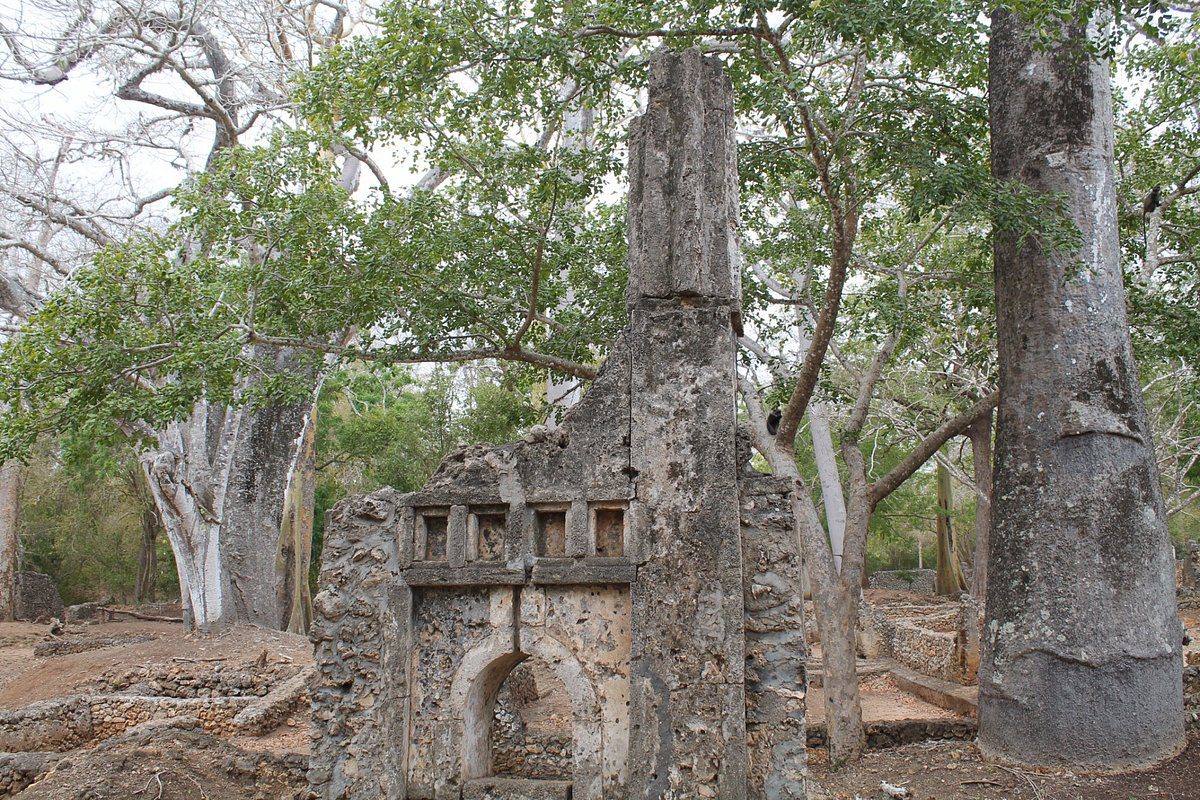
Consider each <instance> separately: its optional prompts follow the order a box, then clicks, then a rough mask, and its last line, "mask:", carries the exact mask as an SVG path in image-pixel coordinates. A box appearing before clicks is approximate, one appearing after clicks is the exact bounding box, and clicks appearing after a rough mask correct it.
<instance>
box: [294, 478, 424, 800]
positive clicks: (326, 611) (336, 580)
mask: <svg viewBox="0 0 1200 800" xmlns="http://www.w3.org/2000/svg"><path fill="white" fill-rule="evenodd" d="M395 498H396V493H395V492H393V491H392V490H382V491H379V492H376V493H374V494H372V495H367V496H365V497H358V498H354V499H352V500H348V501H344V502H343V503H341V504H339V505H338V507H337V508H336V509H335V510H334V511H333V512H331V513H330V515H329V518H328V520H327V522H326V528H325V530H326V531H327V532H328V538H327V539H326V542H325V551H324V553H323V555H322V559H321V586H322V591H321V592H320V593H318V595H317V596H316V597H314V598H313V608H314V618H313V626H312V629H311V631H310V633H309V636H310V638H311V639H312V640H313V643H314V656H315V660H316V665H317V674H316V677H315V678H314V679H313V685H312V689H311V691H312V702H313V728H312V759H311V761H312V766H311V768H310V769H309V783H310V785H311V786H312V787H313V789H314V791H316V792H318V793H319V795H320V796H324V797H330V798H335V797H364V798H365V797H371V798H378V799H379V800H400V798H403V797H404V796H405V795H404V765H403V763H401V762H400V761H398V760H397V759H396V758H395V755H396V746H395V743H397V742H402V741H403V740H404V737H405V736H406V735H407V729H406V726H405V721H406V720H405V709H406V708H407V700H408V689H407V681H406V675H407V669H408V667H407V663H406V658H407V654H408V642H407V639H406V638H405V631H406V627H407V620H408V617H409V613H410V612H409V602H410V597H409V592H408V589H407V587H404V586H403V585H401V584H400V583H399V581H398V580H397V575H398V569H399V554H398V552H397V550H396V536H395V527H396V524H397V518H396V517H397V515H396V503H395ZM401 621H403V622H404V624H401Z"/></svg>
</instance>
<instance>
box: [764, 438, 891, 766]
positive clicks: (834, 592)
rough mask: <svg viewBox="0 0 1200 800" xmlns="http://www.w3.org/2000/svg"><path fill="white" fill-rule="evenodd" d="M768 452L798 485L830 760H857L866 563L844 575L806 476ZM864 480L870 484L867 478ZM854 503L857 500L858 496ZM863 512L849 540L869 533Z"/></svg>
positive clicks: (861, 741)
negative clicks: (861, 577) (861, 600)
mask: <svg viewBox="0 0 1200 800" xmlns="http://www.w3.org/2000/svg"><path fill="white" fill-rule="evenodd" d="M764 455H767V457H768V458H769V459H770V462H771V467H772V469H773V470H774V471H775V474H776V475H779V476H781V477H787V478H790V479H791V480H792V482H793V484H794V487H795V488H794V489H793V491H792V514H793V516H794V518H795V520H796V529H797V534H798V535H799V538H800V550H801V553H802V554H803V556H804V563H805V569H806V571H807V574H808V579H809V582H810V583H811V585H812V599H813V612H814V616H815V618H816V621H817V631H818V633H819V634H820V637H821V653H822V662H823V666H824V668H825V671H824V679H823V680H824V692H825V728H826V731H827V734H828V738H829V758H830V761H831V762H832V763H836V764H846V763H851V762H854V761H857V760H858V759H859V758H860V757H861V756H862V753H863V750H864V749H865V746H866V735H865V733H864V731H863V724H862V700H861V695H860V692H859V686H858V653H857V645H858V600H859V597H860V595H861V592H860V589H859V587H858V585H857V584H858V572H859V569H860V563H859V561H858V560H857V559H855V560H852V562H851V563H850V564H848V565H847V567H848V568H849V569H850V570H851V571H852V572H853V573H854V574H853V576H852V577H853V579H851V575H850V573H846V574H845V575H839V574H838V571H837V569H836V567H835V566H834V561H833V554H832V552H831V551H830V548H829V539H828V537H827V535H826V531H825V528H824V527H823V526H822V525H821V521H820V518H819V517H818V515H817V509H816V507H815V506H814V505H813V501H812V497H811V495H809V494H808V489H807V487H806V486H805V484H804V481H803V480H801V478H800V473H799V470H798V469H797V468H796V462H795V460H794V459H793V458H791V457H790V456H789V455H788V454H787V453H786V452H782V451H780V450H778V449H775V448H771V449H770V450H769V451H768V452H767V453H764ZM862 483H863V484H864V486H865V482H862ZM851 502H852V504H853V502H854V498H852V501H851ZM860 504H861V503H860ZM855 508H857V507H855ZM857 510H858V511H859V513H857V514H847V522H846V528H845V531H846V536H847V539H849V538H850V537H855V536H864V537H865V536H866V524H867V520H868V519H869V518H870V515H869V513H868V512H863V511H862V509H860V508H859V509H857Z"/></svg>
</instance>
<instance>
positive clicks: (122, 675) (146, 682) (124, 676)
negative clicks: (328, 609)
mask: <svg viewBox="0 0 1200 800" xmlns="http://www.w3.org/2000/svg"><path fill="white" fill-rule="evenodd" d="M298 672H299V667H296V666H294V665H291V664H287V665H283V664H276V665H272V666H271V667H268V668H257V667H253V666H251V665H250V664H242V665H234V664H224V663H213V664H208V665H197V664H195V663H185V664H183V665H179V664H173V665H169V666H155V667H138V668H136V669H131V670H125V671H123V672H117V671H116V670H113V671H110V672H108V673H105V675H103V676H102V680H101V685H100V686H99V687H97V688H98V689H99V690H100V691H101V692H106V691H107V692H117V693H122V694H138V695H149V696H153V697H178V698H194V697H265V696H266V694H267V693H268V692H269V691H271V687H272V686H278V685H280V684H281V683H284V682H286V681H288V680H290V679H291V678H292V677H294V676H295V675H296V674H297V673H298Z"/></svg>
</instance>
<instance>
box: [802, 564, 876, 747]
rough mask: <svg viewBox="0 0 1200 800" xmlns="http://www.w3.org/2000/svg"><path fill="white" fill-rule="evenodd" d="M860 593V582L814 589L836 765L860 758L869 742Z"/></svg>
mask: <svg viewBox="0 0 1200 800" xmlns="http://www.w3.org/2000/svg"><path fill="white" fill-rule="evenodd" d="M841 583H843V582H842V581H839V584H841ZM847 589H849V590H847ZM858 596H859V595H858V591H857V586H854V587H844V586H839V587H838V589H836V590H834V591H832V592H825V591H816V592H813V611H814V616H815V617H816V620H817V631H818V632H819V633H820V635H821V653H822V661H823V663H824V667H825V674H824V679H823V680H824V683H823V685H822V690H823V691H824V693H825V729H826V731H827V734H828V737H829V762H830V764H831V765H834V766H838V765H841V764H847V763H852V762H854V761H857V760H858V759H859V758H860V757H861V756H862V753H863V750H864V749H865V746H866V734H865V733H864V731H863V722H862V695H861V692H860V690H859V685H858V637H857V635H856V634H857V631H858Z"/></svg>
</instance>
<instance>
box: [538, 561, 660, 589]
mask: <svg viewBox="0 0 1200 800" xmlns="http://www.w3.org/2000/svg"><path fill="white" fill-rule="evenodd" d="M636 577H637V567H635V566H634V565H633V564H631V563H629V561H628V560H626V559H624V558H588V559H576V558H539V559H537V560H536V561H535V562H534V565H533V580H532V582H533V583H535V584H544V585H567V586H569V585H576V584H579V585H582V584H592V583H633V581H634V579H635V578H636Z"/></svg>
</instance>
